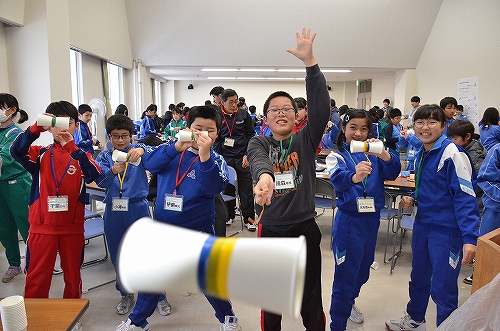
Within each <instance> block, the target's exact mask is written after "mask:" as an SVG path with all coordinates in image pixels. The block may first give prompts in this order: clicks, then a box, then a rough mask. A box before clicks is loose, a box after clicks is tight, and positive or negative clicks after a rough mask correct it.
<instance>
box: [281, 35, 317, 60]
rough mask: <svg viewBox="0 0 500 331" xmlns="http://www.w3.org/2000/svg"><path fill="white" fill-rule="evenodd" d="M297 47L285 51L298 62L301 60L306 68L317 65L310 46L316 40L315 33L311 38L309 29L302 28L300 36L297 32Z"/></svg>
mask: <svg viewBox="0 0 500 331" xmlns="http://www.w3.org/2000/svg"><path fill="white" fill-rule="evenodd" d="M296 35H297V47H296V48H295V49H291V48H289V49H287V50H286V51H287V52H288V53H290V54H292V55H293V56H295V57H296V58H298V59H299V60H302V62H304V64H305V65H306V67H312V66H313V65H315V64H317V63H318V62H317V61H316V58H315V57H314V54H313V49H312V44H313V42H314V38H316V32H314V33H313V34H312V36H311V29H306V28H305V27H304V28H302V35H301V34H300V33H299V32H297V33H296Z"/></svg>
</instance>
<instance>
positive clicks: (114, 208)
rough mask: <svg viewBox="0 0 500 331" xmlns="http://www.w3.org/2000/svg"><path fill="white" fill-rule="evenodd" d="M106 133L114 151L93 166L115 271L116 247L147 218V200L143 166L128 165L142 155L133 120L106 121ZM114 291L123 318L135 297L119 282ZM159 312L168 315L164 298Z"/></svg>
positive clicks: (102, 156)
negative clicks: (116, 157) (120, 157)
mask: <svg viewBox="0 0 500 331" xmlns="http://www.w3.org/2000/svg"><path fill="white" fill-rule="evenodd" d="M106 132H107V133H108V136H109V138H110V140H111V144H112V146H113V147H112V148H111V149H110V150H105V151H102V153H100V154H99V155H98V156H97V159H96V163H97V164H98V165H99V166H101V169H102V173H103V174H102V176H100V177H99V178H98V179H97V180H96V181H95V182H96V184H97V185H98V186H99V187H103V188H105V189H106V196H105V197H104V201H103V202H104V203H105V204H106V208H105V210H104V232H105V234H106V240H107V242H108V248H109V255H110V256H111V262H112V263H113V265H114V266H115V270H116V258H117V253H118V247H119V245H120V242H121V240H122V237H123V235H124V234H125V232H126V231H127V229H128V228H129V227H130V225H132V223H134V222H135V221H136V220H138V219H139V218H141V217H147V216H150V214H149V205H148V201H147V200H146V196H147V195H148V190H149V189H148V178H147V176H146V170H145V169H144V165H143V164H142V163H140V164H139V165H137V166H135V165H133V164H132V163H131V162H136V161H137V160H138V159H139V157H141V156H142V154H144V149H143V148H141V146H138V145H131V144H130V142H131V138H132V134H133V132H134V123H133V122H132V120H131V119H130V118H128V117H127V116H123V115H113V116H111V117H110V118H108V120H107V121H106ZM114 150H118V151H122V152H124V153H127V154H128V160H129V162H115V161H113V159H112V155H113V151H114ZM116 289H117V290H118V291H120V294H121V296H122V298H121V300H120V303H119V304H118V306H117V307H116V312H117V313H118V314H119V315H125V314H127V313H128V312H129V311H130V308H131V306H132V305H133V303H134V294H132V293H126V292H125V290H124V289H123V287H122V286H121V284H120V280H119V279H117V281H116ZM158 310H159V311H160V315H168V314H169V313H170V311H171V308H170V304H169V303H168V301H167V299H166V298H165V296H163V298H161V299H160V301H159V302H158Z"/></svg>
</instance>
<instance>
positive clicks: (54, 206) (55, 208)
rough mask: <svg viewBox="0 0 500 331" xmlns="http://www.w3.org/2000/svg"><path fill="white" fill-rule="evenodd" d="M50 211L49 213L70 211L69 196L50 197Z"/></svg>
mask: <svg viewBox="0 0 500 331" xmlns="http://www.w3.org/2000/svg"><path fill="white" fill-rule="evenodd" d="M47 203H48V210H49V212H59V211H68V196H67V195H63V196H60V197H53V196H50V197H48V201H47Z"/></svg>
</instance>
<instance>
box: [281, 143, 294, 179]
mask: <svg viewBox="0 0 500 331" xmlns="http://www.w3.org/2000/svg"><path fill="white" fill-rule="evenodd" d="M292 142H293V134H292V135H291V136H290V142H289V143H288V148H287V150H286V152H285V153H282V155H281V164H282V165H281V167H280V170H281V173H283V168H284V164H285V161H286V158H287V157H288V154H290V148H291V147H292ZM281 151H284V149H283V140H280V152H281Z"/></svg>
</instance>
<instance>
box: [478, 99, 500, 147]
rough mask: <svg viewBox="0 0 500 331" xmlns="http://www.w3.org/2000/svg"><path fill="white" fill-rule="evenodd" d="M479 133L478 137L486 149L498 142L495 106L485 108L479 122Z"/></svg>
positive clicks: (499, 138)
mask: <svg viewBox="0 0 500 331" xmlns="http://www.w3.org/2000/svg"><path fill="white" fill-rule="evenodd" d="M479 133H480V138H479V139H480V140H481V143H482V144H483V146H484V148H486V150H488V151H489V150H490V149H491V148H492V147H493V146H495V145H496V144H498V143H500V126H499V125H498V110H497V109H496V108H494V107H489V108H486V110H485V111H484V114H483V118H482V119H481V121H480V122H479Z"/></svg>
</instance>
